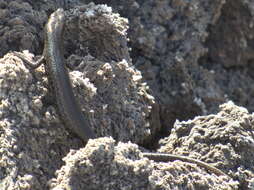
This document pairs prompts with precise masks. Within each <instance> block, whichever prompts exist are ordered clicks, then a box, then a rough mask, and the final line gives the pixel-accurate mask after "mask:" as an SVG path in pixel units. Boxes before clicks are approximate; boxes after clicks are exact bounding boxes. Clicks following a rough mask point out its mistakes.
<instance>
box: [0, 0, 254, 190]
mask: <svg viewBox="0 0 254 190" xmlns="http://www.w3.org/2000/svg"><path fill="white" fill-rule="evenodd" d="M89 2H91V1H88V0H72V1H70V0H53V1H49V0H45V1H31V0H14V1H8V0H0V41H1V43H0V56H1V57H3V56H4V55H5V56H4V58H2V59H1V60H0V135H1V136H0V189H8V190H12V189H48V188H49V186H51V188H55V189H56V188H57V187H64V186H67V187H68V186H69V189H70V188H72V189H75V188H76V189H78V186H79V185H80V186H81V185H82V184H81V183H79V182H80V181H77V179H79V180H81V181H82V182H84V183H87V182H88V181H86V179H85V178H86V177H88V179H91V181H93V183H92V184H91V188H93V189H96V188H97V189H98V187H101V186H102V185H104V186H103V187H105V189H107V188H108V189H114V188H118V189H131V187H132V186H133V187H135V188H136V189H142V188H143V189H173V188H176V189H186V188H188V189H223V188H224V189H237V188H240V189H248V188H249V189H254V177H253V165H254V164H253V159H252V158H253V152H252V151H250V150H252V149H253V141H254V140H253V138H254V137H253V133H252V131H253V122H252V121H253V115H251V114H249V113H248V112H247V111H246V110H245V109H243V108H239V107H237V106H234V105H232V104H231V103H229V104H224V105H223V106H222V107H221V109H222V110H221V111H220V112H219V114H217V115H208V116H204V117H197V118H195V119H194V120H192V121H188V122H177V123H176V124H175V125H174V128H173V130H172V134H171V135H170V136H168V135H169V134H170V132H171V130H169V129H171V128H172V127H173V123H174V121H175V120H176V119H179V120H185V119H190V118H194V116H197V115H204V114H209V113H214V114H215V113H216V110H218V109H219V106H218V105H220V104H221V103H223V102H225V101H226V100H233V101H234V102H235V103H236V104H237V105H242V106H245V107H246V108H248V109H249V110H250V111H253V110H254V108H253V105H254V102H253V98H252V97H253V94H254V93H253V89H254V86H253V74H252V67H253V66H252V62H253V56H252V50H253V48H254V47H253V32H254V31H253V16H254V6H253V2H252V1H251V0H242V1H241V0H235V1H221V0H208V1H207V0H190V1H185V0H172V1H167V0H159V1H155V0H146V1H141V0H136V1H135V0H130V1H121V0H120V1H119V0H117V1H116V0H107V1H103V0H100V1H97V0H95V1H94V2H95V3H107V5H109V6H112V7H113V12H115V13H116V12H118V13H120V15H121V16H123V17H126V18H128V19H129V24H128V23H127V20H126V19H124V18H123V17H120V16H119V15H118V14H114V13H112V12H111V9H110V8H109V7H107V6H105V5H99V6H94V5H93V4H90V5H85V3H89ZM77 5H82V6H83V7H82V8H79V9H77V8H75V9H72V8H73V7H74V6H77ZM58 7H64V8H66V9H68V11H67V14H68V19H67V24H66V25H67V27H66V30H65V38H64V44H65V57H66V59H67V62H68V66H69V67H71V68H72V69H73V71H71V72H70V75H71V80H72V83H73V87H74V91H75V95H76V96H77V99H78V101H79V103H80V104H81V105H82V108H83V110H84V112H87V113H89V116H90V122H91V123H92V125H93V130H94V131H95V132H96V134H97V135H98V136H109V135H111V136H113V137H114V139H115V140H116V142H118V141H119V140H120V141H125V142H126V141H128V140H131V141H132V142H133V143H139V144H144V143H146V144H147V142H148V141H149V140H150V139H152V138H154V136H156V135H158V136H160V135H163V136H168V138H166V139H164V140H163V141H161V148H160V149H159V150H160V151H166V152H171V153H177V154H182V155H190V156H191V157H193V158H198V159H201V160H203V161H206V162H209V163H213V165H215V166H218V167H220V168H221V169H223V171H224V172H227V173H228V174H230V175H231V176H232V177H233V178H234V180H235V181H233V180H231V181H229V179H227V178H218V177H216V176H214V174H212V173H209V172H208V171H205V170H204V169H203V168H199V167H197V166H196V165H194V164H187V163H183V162H180V161H176V162H172V163H165V164H163V163H154V162H152V161H149V160H147V159H143V158H142V156H141V155H140V152H139V150H138V148H137V146H136V145H133V144H124V143H119V144H116V143H115V142H114V141H113V140H112V139H109V138H102V139H95V140H93V141H91V142H89V144H88V146H87V147H86V148H82V147H84V144H82V142H81V141H80V140H79V139H77V138H76V137H75V136H74V135H73V134H71V133H69V132H70V131H66V130H65V129H64V127H63V125H62V123H61V121H60V118H59V116H58V114H57V112H56V109H55V108H56V107H55V105H54V100H51V99H50V96H48V93H50V92H48V89H47V80H46V76H44V73H45V72H44V70H43V69H44V67H43V66H42V67H40V68H38V69H37V70H35V71H34V72H31V71H29V70H28V69H27V68H26V67H25V66H24V65H23V64H22V62H21V60H20V59H18V58H16V57H14V56H13V55H12V54H7V55H6V53H7V52H9V51H12V50H16V51H21V50H24V49H29V51H30V52H32V53H33V54H35V55H41V52H42V49H43V26H44V24H45V22H46V21H47V18H48V16H49V14H50V13H52V11H54V10H56V9H57V8H58ZM128 26H129V29H128V36H129V38H130V40H129V41H128V40H127V39H126V30H127V28H128ZM129 48H131V52H130V53H131V54H130V55H129V53H128V50H129ZM26 54H27V56H28V57H29V56H30V58H32V57H33V55H32V54H29V53H26ZM122 59H125V60H122ZM134 66H135V67H136V68H138V69H139V70H137V69H136V68H135V67H134ZM141 73H142V76H143V77H142V76H141ZM152 108H153V109H152ZM246 118H247V119H246ZM161 129H162V132H164V133H161V134H158V133H155V132H157V131H158V130H161ZM152 143H153V142H152ZM101 147H102V148H101ZM80 148H82V149H80ZM71 149H75V151H71ZM100 151H101V152H100ZM66 155H67V156H66ZM64 157H65V158H64ZM117 157H119V158H117ZM63 158H64V162H63V161H62V159H63ZM130 158H131V159H130ZM84 163H87V165H86V164H84ZM111 163H112V165H111ZM56 171H57V172H56ZM88 173H89V176H87V175H88ZM108 174H111V175H108ZM84 176H85V177H84ZM175 176H177V177H175ZM110 177H112V178H113V179H114V180H112V179H110ZM98 180H100V183H99V184H98ZM101 181H103V182H104V181H105V183H101ZM238 183H239V186H237V184H238ZM67 187H65V188H67ZM74 187H75V188H74ZM86 188H87V186H86Z"/></svg>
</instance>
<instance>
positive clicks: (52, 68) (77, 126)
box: [15, 9, 227, 176]
mask: <svg viewBox="0 0 254 190" xmlns="http://www.w3.org/2000/svg"><path fill="white" fill-rule="evenodd" d="M64 23H65V16H64V10H63V9H58V10H57V11H55V12H54V13H52V14H51V16H50V18H49V20H48V23H47V24H46V28H45V42H44V43H45V44H44V51H43V56H42V57H41V58H40V59H39V60H38V61H37V62H35V63H31V62H29V61H28V60H27V59H26V58H25V57H24V56H23V55H22V54H19V53H15V55H17V56H18V57H20V58H21V59H22V60H23V61H24V62H25V63H28V65H29V66H32V67H33V68H36V67H38V66H39V65H40V64H41V63H42V62H43V60H45V61H46V64H45V68H46V69H45V70H46V73H47V76H48V79H49V80H48V81H49V86H50V88H52V90H53V92H54V95H55V99H56V101H57V109H58V112H59V114H60V116H61V118H62V120H63V121H64V123H65V125H66V126H67V127H69V128H70V129H71V130H72V131H73V132H75V133H76V134H77V135H78V136H79V137H80V138H82V139H83V140H84V141H88V140H89V139H92V138H95V135H94V133H93V131H92V130H91V129H90V124H89V122H88V119H87V118H85V116H84V114H83V113H82V111H81V108H80V107H79V105H78V103H77V102H76V99H75V97H74V94H73V91H72V86H71V83H70V79H69V75H68V72H67V70H66V66H65V59H64V57H63V44H62V42H63V40H62V35H63V29H64ZM142 155H143V156H144V157H147V158H149V159H151V160H154V161H170V160H182V161H184V162H190V163H195V164H197V165H199V166H201V167H204V168H206V169H208V170H210V171H212V172H214V173H215V174H217V175H225V176H227V175H226V174H225V173H224V172H222V171H221V170H219V169H217V168H215V167H213V166H211V165H209V164H207V163H205V162H202V161H199V160H195V159H192V158H188V157H186V156H178V155H172V154H163V153H151V152H148V153H142Z"/></svg>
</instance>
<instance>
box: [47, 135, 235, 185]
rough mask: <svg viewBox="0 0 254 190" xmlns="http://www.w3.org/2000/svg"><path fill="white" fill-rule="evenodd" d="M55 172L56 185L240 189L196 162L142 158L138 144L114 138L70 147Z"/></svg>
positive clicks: (230, 181)
mask: <svg viewBox="0 0 254 190" xmlns="http://www.w3.org/2000/svg"><path fill="white" fill-rule="evenodd" d="M64 161H65V163H66V164H65V166H63V167H62V168H61V169H60V170H58V171H57V172H56V174H57V178H56V179H53V180H52V181H51V184H50V186H51V188H52V189H54V190H57V189H63V190H67V189H75V190H76V189H77V190H78V189H87V190H96V189H125V190H132V189H140V190H152V189H154V190H155V189H176V190H178V189H193V190H194V189H237V183H236V182H233V181H232V180H229V179H227V177H218V176H214V175H210V174H208V173H206V172H205V171H202V170H201V169H199V168H197V167H196V166H195V165H192V164H187V163H183V162H180V161H175V162H172V163H155V162H153V161H150V160H148V159H147V158H143V157H142V156H141V153H140V151H139V150H138V147H137V145H134V144H131V143H126V144H124V143H118V144H116V143H115V141H114V140H113V139H111V138H100V139H96V140H90V141H89V143H88V144H87V146H86V148H83V149H80V150H78V151H71V152H70V153H69V154H68V155H67V156H66V157H65V158H64Z"/></svg>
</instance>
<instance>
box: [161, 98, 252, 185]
mask: <svg viewBox="0 0 254 190" xmlns="http://www.w3.org/2000/svg"><path fill="white" fill-rule="evenodd" d="M220 108H221V111H220V112H219V113H218V114H216V115H208V116H199V117H196V118H194V119H193V120H190V121H184V122H176V123H175V125H174V128H173V129H172V131H171V134H170V136H169V137H167V138H165V139H163V140H161V141H160V145H161V147H160V149H159V151H160V152H167V153H172V154H179V155H187V156H190V157H193V158H197V159H199V160H202V161H204V162H206V163H213V166H215V167H217V168H220V169H222V170H223V171H224V172H226V173H227V174H229V175H230V176H231V177H233V178H234V179H236V180H238V181H239V182H240V188H241V189H248V188H250V187H251V188H254V186H253V179H254V167H253V166H254V160H253V155H254V133H253V131H254V114H249V113H248V111H247V110H246V109H245V108H243V107H237V106H236V105H234V104H233V103H232V102H228V103H226V104H222V105H221V106H220Z"/></svg>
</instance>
